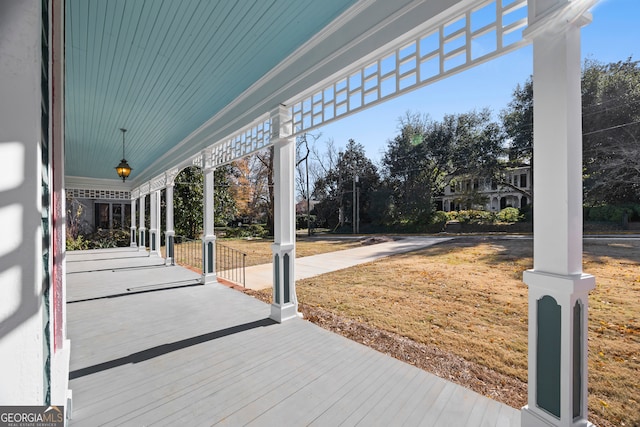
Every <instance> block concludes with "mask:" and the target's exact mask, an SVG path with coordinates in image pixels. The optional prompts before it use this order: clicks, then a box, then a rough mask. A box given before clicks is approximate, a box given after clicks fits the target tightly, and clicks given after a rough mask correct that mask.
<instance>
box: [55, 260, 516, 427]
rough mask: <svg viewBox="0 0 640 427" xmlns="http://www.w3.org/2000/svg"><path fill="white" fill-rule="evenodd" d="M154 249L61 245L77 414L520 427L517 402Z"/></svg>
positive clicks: (116, 420) (104, 421) (128, 419)
mask: <svg viewBox="0 0 640 427" xmlns="http://www.w3.org/2000/svg"><path fill="white" fill-rule="evenodd" d="M96 259H100V260H102V261H101V262H102V265H103V267H104V268H102V269H100V270H98V269H96V268H95V267H96V266H95V264H94V261H93V260H96ZM149 259H150V258H148V257H140V256H139V254H138V252H137V251H135V250H132V249H128V248H124V249H119V250H115V251H114V250H95V251H87V252H84V253H83V252H72V253H69V255H68V262H69V265H70V266H73V268H72V271H70V272H69V274H68V280H67V286H68V294H67V295H68V297H67V298H68V303H67V304H68V305H67V306H68V312H67V316H68V321H67V322H68V323H67V326H68V335H69V338H70V339H71V340H72V342H73V343H74V351H73V353H72V357H71V366H70V371H71V372H70V387H71V388H72V389H73V395H74V402H73V419H72V425H74V426H83V425H86V426H94V425H97V424H99V425H230V426H236V425H255V426H275V425H291V426H303V425H318V426H335V425H342V424H344V425H364V426H371V425H379V426H389V425H416V426H417V425H424V426H435V425H437V426H445V425H450V426H456V427H457V426H487V427H489V426H504V427H507V426H520V411H519V410H517V409H514V408H511V407H509V406H507V405H504V404H502V403H498V402H496V401H493V400H491V399H489V398H487V397H484V396H481V395H479V394H477V393H475V392H473V391H470V390H467V389H465V388H464V387H462V386H459V385H457V384H454V383H451V382H448V381H446V380H444V379H442V378H439V377H437V376H435V375H432V374H430V373H427V372H425V371H423V370H421V369H418V368H416V367H414V366H411V365H408V364H406V363H404V362H400V361H398V360H396V359H393V358H391V357H390V356H387V355H384V354H382V353H379V352H377V351H375V350H372V349H370V348H368V347H365V346H363V345H361V344H358V343H355V342H353V341H350V340H348V339H346V338H344V337H342V336H339V335H336V334H334V333H331V332H328V331H326V330H324V329H322V328H320V327H318V326H316V325H314V324H313V323H311V322H308V321H305V320H302V319H292V320H290V321H287V322H285V323H282V324H277V323H276V322H275V321H273V320H271V319H270V318H269V316H270V313H271V312H270V307H269V305H268V304H265V303H263V302H261V301H259V300H256V299H254V298H252V297H250V296H247V295H245V294H243V293H241V292H238V291H235V290H233V289H230V288H227V287H225V286H222V285H219V284H217V283H214V284H211V285H207V286H203V285H193V281H194V279H195V280H197V279H199V276H198V275H197V274H195V273H193V272H191V271H189V270H187V269H184V268H182V267H177V266H165V265H158V264H157V263H156V264H153V263H150V262H149ZM123 274H126V277H127V279H128V280H130V282H129V286H124V287H123V286H120V284H121V283H122V282H121V281H119V280H117V278H118V277H122V275H123ZM168 278H171V280H168Z"/></svg>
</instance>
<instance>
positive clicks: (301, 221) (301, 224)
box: [296, 215, 316, 230]
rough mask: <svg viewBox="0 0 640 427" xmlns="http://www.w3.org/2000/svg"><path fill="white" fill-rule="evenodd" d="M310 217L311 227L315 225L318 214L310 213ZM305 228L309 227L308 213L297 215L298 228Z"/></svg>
mask: <svg viewBox="0 0 640 427" xmlns="http://www.w3.org/2000/svg"><path fill="white" fill-rule="evenodd" d="M309 219H310V220H311V228H314V227H315V223H316V216H315V215H309ZM303 228H307V216H306V215H297V216H296V230H300V229H303Z"/></svg>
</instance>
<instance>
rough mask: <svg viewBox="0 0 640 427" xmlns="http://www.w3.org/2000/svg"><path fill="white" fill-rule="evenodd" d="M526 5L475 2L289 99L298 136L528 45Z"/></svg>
mask: <svg viewBox="0 0 640 427" xmlns="http://www.w3.org/2000/svg"><path fill="white" fill-rule="evenodd" d="M505 3H508V4H506V5H505ZM526 6H527V1H526V0H513V1H511V2H509V1H508V0H495V1H485V2H482V3H479V4H478V3H474V5H473V6H469V8H468V9H467V10H464V11H462V12H460V13H459V14H458V15H457V16H455V17H454V18H452V19H450V20H449V21H447V22H446V23H444V24H440V25H438V26H435V27H434V26H433V25H432V26H431V27H427V28H425V29H424V30H421V31H419V32H418V35H417V36H416V35H412V36H411V37H410V38H407V39H401V40H398V41H396V42H394V44H393V45H390V46H389V47H388V48H387V49H384V50H382V51H381V53H378V54H377V57H376V58H373V59H372V60H371V61H369V62H367V63H366V65H364V66H362V65H356V66H355V68H353V69H350V70H345V72H344V73H342V74H341V75H339V76H337V77H336V76H334V78H333V79H331V80H328V81H327V82H325V84H324V85H321V86H320V88H319V89H318V88H316V89H315V90H311V91H309V92H307V93H303V94H302V95H300V96H299V97H298V98H295V99H292V100H289V101H288V102H287V105H289V106H290V107H289V112H290V116H291V119H290V120H291V125H292V128H293V133H294V135H298V134H301V133H303V132H306V131H309V130H311V129H313V128H316V127H319V126H322V125H325V124H327V123H329V122H331V121H334V120H336V119H338V118H342V117H345V116H347V115H349V114H351V113H354V112H356V111H358V110H361V109H363V108H365V107H370V106H372V105H375V104H377V103H380V102H382V101H384V100H387V99H390V98H392V97H396V96H398V95H401V94H403V93H407V92H409V91H411V90H414V89H417V88H418V87H422V86H426V85H428V84H430V83H433V82H435V81H437V80H440V79H442V78H444V77H446V76H448V75H450V74H453V73H457V72H460V71H462V70H465V69H467V68H471V67H472V66H474V65H477V64H479V63H481V62H485V61H487V60H489V59H491V58H494V57H496V56H499V55H502V54H504V53H507V52H508V51H511V50H515V49H517V48H519V47H521V46H523V45H525V44H527V43H529V42H528V41H526V40H523V38H522V31H521V30H522V29H523V28H524V27H526V25H527V7H526ZM414 34H415V33H414Z"/></svg>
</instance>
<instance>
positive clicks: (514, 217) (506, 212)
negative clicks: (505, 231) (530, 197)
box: [497, 208, 521, 222]
mask: <svg viewBox="0 0 640 427" xmlns="http://www.w3.org/2000/svg"><path fill="white" fill-rule="evenodd" d="M497 218H498V220H499V221H502V222H518V221H520V219H521V215H520V211H519V210H518V209H517V208H504V209H502V210H501V211H500V212H498V215H497Z"/></svg>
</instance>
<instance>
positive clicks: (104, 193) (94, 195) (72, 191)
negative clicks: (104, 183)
mask: <svg viewBox="0 0 640 427" xmlns="http://www.w3.org/2000/svg"><path fill="white" fill-rule="evenodd" d="M65 191H66V193H67V195H69V196H71V197H73V198H74V199H107V200H131V192H129V191H123V190H94V189H89V188H67V189H66V190H65Z"/></svg>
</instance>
